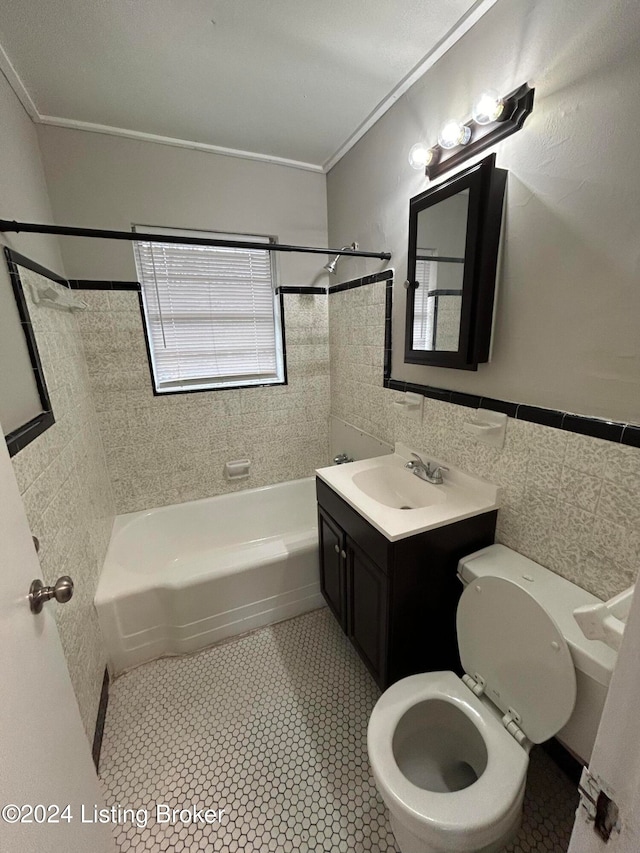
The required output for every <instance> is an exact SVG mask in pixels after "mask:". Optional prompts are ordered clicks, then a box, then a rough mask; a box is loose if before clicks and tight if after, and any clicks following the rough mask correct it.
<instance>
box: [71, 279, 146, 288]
mask: <svg viewBox="0 0 640 853" xmlns="http://www.w3.org/2000/svg"><path fill="white" fill-rule="evenodd" d="M69 287H70V288H71V289H72V290H140V282H138V281H102V280H98V279H89V278H70V279H69Z"/></svg>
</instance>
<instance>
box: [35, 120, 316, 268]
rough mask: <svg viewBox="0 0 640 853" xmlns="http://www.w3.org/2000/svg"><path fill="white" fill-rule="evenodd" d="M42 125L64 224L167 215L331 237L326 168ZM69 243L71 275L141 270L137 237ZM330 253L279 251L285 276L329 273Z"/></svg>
mask: <svg viewBox="0 0 640 853" xmlns="http://www.w3.org/2000/svg"><path fill="white" fill-rule="evenodd" d="M38 135H39V139H40V147H41V149H42V157H43V161H44V165H45V171H46V175H47V183H48V186H49V193H50V196H51V204H52V206H53V213H54V216H55V220H56V223H57V224H60V225H81V226H86V227H92V228H109V229H116V230H122V231H128V230H130V228H131V225H132V223H133V224H143V225H147V224H148V225H162V226H167V227H170V228H171V227H173V228H199V229H211V230H217V231H232V232H239V233H250V234H251V233H255V234H269V235H275V236H277V237H278V239H279V240H280V242H281V243H296V244H299V245H307V246H326V245H327V203H326V191H325V176H324V175H320V174H316V173H313V172H305V171H302V170H300V169H292V168H287V167H284V166H274V165H272V164H269V163H258V162H255V161H251V160H240V159H236V158H233V157H223V156H220V155H217V154H209V153H203V152H201V151H190V150H187V149H183V148H172V147H169V146H166V145H158V144H156V143H151V142H138V141H133V140H130V139H118V138H116V137H113V136H103V135H101V134H97V133H87V132H85V131H80V130H66V129H62V128H56V127H44V126H41V127H39V128H38ZM61 244H62V252H63V257H64V261H65V265H66V269H67V275H68V276H69V277H70V278H98V279H110V280H113V279H124V280H126V279H135V278H136V271H135V265H134V262H133V251H132V247H131V244H130V243H118V242H114V241H104V240H87V239H63V240H61ZM325 260H326V258H325V257H324V256H323V255H295V254H283V253H281V254H279V255H278V263H279V265H280V278H281V283H282V284H291V285H307V284H308V285H310V284H315V285H317V284H319V283H324V282H325V281H326V274H323V275H320V273H321V271H322V265H323V264H324V263H325ZM318 276H320V278H319V279H317V277H318Z"/></svg>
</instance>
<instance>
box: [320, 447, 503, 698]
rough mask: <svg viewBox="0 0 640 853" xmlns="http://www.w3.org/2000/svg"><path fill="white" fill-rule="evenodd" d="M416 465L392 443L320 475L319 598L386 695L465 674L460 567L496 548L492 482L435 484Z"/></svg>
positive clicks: (459, 476) (464, 478) (463, 479)
mask: <svg viewBox="0 0 640 853" xmlns="http://www.w3.org/2000/svg"><path fill="white" fill-rule="evenodd" d="M410 458H411V451H410V450H409V448H406V447H403V446H402V445H396V452H395V453H393V454H389V455H387V456H379V457H375V458H374V459H364V460H361V461H358V462H352V463H348V464H345V465H336V466H331V467H328V468H320V469H318V470H317V471H316V474H317V477H316V493H317V499H318V531H319V545H320V586H321V590H322V594H323V596H324V598H325V600H326V602H327V604H328V605H329V607H330V609H331V610H332V612H333V614H334V616H335V617H336V619H337V620H338V622H339V624H340V626H341V628H342V630H343V631H344V632H345V633H346V635H347V636H348V637H349V639H350V640H351V642H352V644H353V646H354V647H355V649H356V650H357V652H358V653H359V655H360V657H361V658H362V660H363V661H364V663H365V664H366V666H367V667H368V669H369V670H370V672H371V674H372V675H373V677H374V679H375V680H376V682H377V684H378V685H379V687H380V688H381V689H382V690H384V689H385V688H386V687H388V686H389V685H390V684H392V683H393V682H395V681H398V680H399V679H400V678H404V677H405V676H407V675H411V674H413V673H416V672H424V671H427V670H453V671H454V672H458V673H459V672H461V669H460V660H459V657H458V650H457V642H456V626H455V613H456V608H457V604H458V599H459V598H460V594H461V592H462V588H461V584H460V581H459V580H458V579H457V576H456V571H457V566H458V561H459V560H460V559H461V558H462V557H464V556H465V555H467V554H470V553H471V552H473V551H475V550H477V549H479V548H484V547H485V546H487V545H491V544H492V543H493V541H494V533H495V525H496V516H497V510H498V506H499V494H498V489H497V487H495V486H493V485H492V484H490V483H486V482H485V481H482V480H479V479H478V478H475V477H470V476H469V475H467V474H464V473H463V472H461V471H457V470H454V469H452V470H447V471H446V473H445V477H444V482H443V483H442V485H432V484H430V483H427V482H424V481H423V480H420V479H419V478H418V477H416V476H415V475H414V474H413V473H412V471H411V470H409V469H407V468H406V467H405V466H406V463H407V462H408V461H409V460H410ZM436 464H441V463H439V462H437V463H436ZM442 464H444V463H442Z"/></svg>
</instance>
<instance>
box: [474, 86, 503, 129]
mask: <svg viewBox="0 0 640 853" xmlns="http://www.w3.org/2000/svg"><path fill="white" fill-rule="evenodd" d="M503 112H504V101H503V100H502V98H501V97H500V95H499V94H498V93H497V92H496V91H495V90H494V89H488V90H487V91H486V92H482V93H481V94H480V95H478V97H477V98H476V101H475V103H474V105H473V109H472V110H471V115H472V116H473V120H474V121H475V122H477V123H478V124H489V123H490V122H492V121H497V120H498V119H499V118H500V116H501V115H502V113H503Z"/></svg>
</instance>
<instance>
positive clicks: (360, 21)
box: [0, 0, 495, 171]
mask: <svg viewBox="0 0 640 853" xmlns="http://www.w3.org/2000/svg"><path fill="white" fill-rule="evenodd" d="M494 2H495V0H316V2H311V0H268V2H266V0H39V2H34V0H22V2H16V0H0V44H1V46H2V48H3V49H4V50H3V53H4V55H0V69H2V70H3V71H4V72H5V74H6V76H7V78H8V79H9V82H10V83H11V84H12V85H13V87H14V89H15V90H16V93H17V94H18V96H19V97H20V98H21V100H22V102H23V104H24V105H25V108H26V109H27V110H28V112H29V113H30V114H31V116H32V118H34V120H36V121H42V122H44V123H48V124H57V125H63V126H74V127H83V128H84V129H86V130H101V131H102V132H109V133H118V134H121V135H125V136H134V137H138V136H139V137H142V138H145V135H149V134H150V135H152V138H158V137H164V139H158V141H165V142H171V143H173V144H181V143H182V144H187V145H189V146H190V147H193V146H194V145H195V147H202V148H206V149H211V150H216V149H220V148H222V149H231V151H230V152H227V153H235V154H236V155H240V156H251V157H257V159H267V160H273V159H275V160H278V159H283V160H285V161H294V163H293V164H294V165H300V166H303V167H311V168H313V169H318V170H322V171H326V170H327V168H329V167H330V166H331V165H332V164H333V162H335V161H336V160H337V159H338V158H339V157H340V156H341V155H342V154H344V153H345V152H346V150H348V148H349V147H351V145H352V144H354V143H355V141H357V139H358V138H360V136H362V135H363V134H364V132H366V130H367V129H368V127H369V126H370V125H371V124H372V123H373V121H375V120H376V119H377V118H378V117H379V116H380V115H381V114H382V113H383V112H384V111H385V110H386V109H388V107H389V106H391V104H392V103H393V101H394V100H395V99H396V98H397V97H398V96H399V94H401V93H402V91H405V90H406V88H408V86H409V85H410V84H411V83H412V82H414V80H415V79H417V77H419V76H420V75H421V74H422V73H424V71H425V70H426V69H427V68H428V67H430V65H432V64H433V62H434V61H436V59H437V58H438V57H439V56H440V55H442V53H443V52H444V51H445V50H446V49H447V48H448V47H450V46H451V44H453V43H454V42H455V41H457V39H458V38H460V36H461V35H462V34H463V33H464V32H466V30H467V29H469V27H470V26H471V25H472V24H473V23H474V22H475V21H476V20H477V19H478V17H480V16H481V15H482V14H484V12H485V11H487V9H488V8H489V7H490V6H492V5H493V3H494ZM0 54H2V51H0ZM97 126H98V127H97ZM146 138H148V136H147V137H146Z"/></svg>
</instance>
